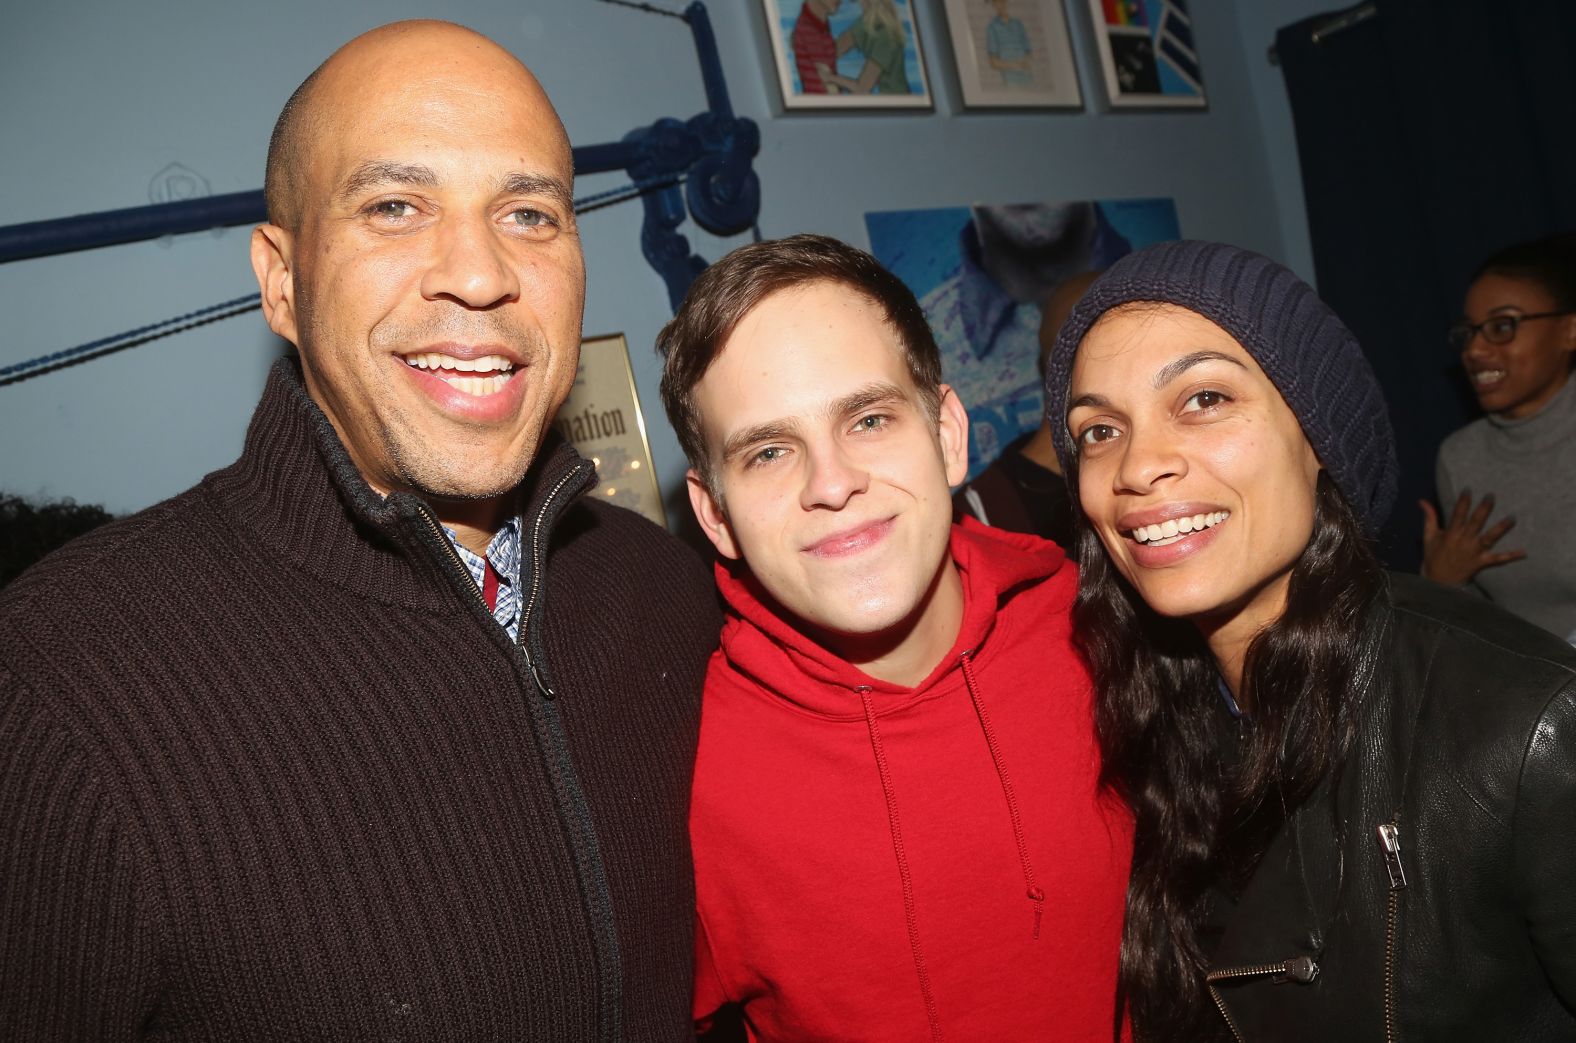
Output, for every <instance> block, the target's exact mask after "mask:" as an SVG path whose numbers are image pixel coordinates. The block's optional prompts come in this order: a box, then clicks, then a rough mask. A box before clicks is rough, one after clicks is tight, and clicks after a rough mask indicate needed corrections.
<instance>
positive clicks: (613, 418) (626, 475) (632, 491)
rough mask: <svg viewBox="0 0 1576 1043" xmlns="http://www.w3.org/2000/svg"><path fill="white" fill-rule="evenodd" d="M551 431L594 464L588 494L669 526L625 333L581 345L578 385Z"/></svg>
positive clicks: (588, 339)
mask: <svg viewBox="0 0 1576 1043" xmlns="http://www.w3.org/2000/svg"><path fill="white" fill-rule="evenodd" d="M553 426H554V427H555V428H557V429H558V431H559V433H560V434H562V435H563V436H564V437H565V438H567V439H569V442H570V444H571V445H573V446H574V447H575V448H576V449H577V450H579V451H580V455H581V456H583V457H585V458H586V459H587V460H590V461H591V462H592V463H593V464H595V465H596V472H597V487H596V489H594V490H593V491H592V492H591V493H589V494H588V495H590V496H596V497H599V498H600V499H603V500H607V501H609V502H611V503H616V504H618V505H619V506H620V507H628V508H629V509H630V510H632V511H634V512H636V513H637V514H643V515H645V516H646V517H647V518H650V519H651V520H652V521H654V522H656V523H657V524H658V525H661V526H663V527H664V528H666V527H667V524H668V518H667V512H666V511H665V510H663V508H662V490H661V489H660V488H658V486H657V475H656V471H655V470H654V469H653V468H652V466H651V443H650V441H649V440H648V439H647V438H646V419H645V417H644V415H642V413H641V411H640V397H639V396H638V395H637V394H636V393H635V376H634V373H633V372H632V371H631V370H630V368H629V345H628V344H627V343H626V342H625V340H624V335H623V334H621V333H620V334H614V335H612V336H607V337H589V338H587V339H586V340H585V341H583V342H582V343H581V345H580V368H579V370H578V371H577V372H576V373H575V386H574V388H573V389H571V390H570V392H569V398H568V399H567V400H566V401H565V402H564V404H563V406H562V407H561V408H560V409H559V410H558V416H557V417H555V418H554V419H553Z"/></svg>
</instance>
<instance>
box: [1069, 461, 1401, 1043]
mask: <svg viewBox="0 0 1576 1043" xmlns="http://www.w3.org/2000/svg"><path fill="white" fill-rule="evenodd" d="M1070 464H1071V466H1070V467H1069V481H1070V482H1071V483H1072V486H1073V488H1074V489H1075V490H1076V489H1077V463H1076V458H1074V459H1073V460H1072V461H1070ZM1074 502H1075V503H1076V502H1077V497H1076V496H1074ZM1077 514H1078V525H1079V534H1078V537H1077V552H1078V561H1079V566H1080V568H1081V570H1082V576H1081V579H1080V583H1079V591H1078V598H1077V601H1076V602H1075V604H1074V607H1073V620H1074V623H1075V625H1076V631H1077V634H1078V635H1079V636H1078V640H1079V642H1080V644H1081V645H1082V647H1083V650H1084V654H1085V655H1086V656H1087V658H1088V660H1089V665H1090V669H1091V672H1092V673H1093V677H1094V683H1095V691H1096V692H1097V693H1098V694H1097V699H1096V710H1095V724H1096V732H1097V734H1098V736H1099V741H1100V748H1101V754H1102V758H1103V761H1102V767H1101V780H1102V782H1103V783H1104V784H1105V785H1106V786H1108V787H1109V788H1111V789H1112V790H1113V791H1115V792H1116V793H1117V794H1118V795H1120V796H1121V797H1122V798H1123V799H1124V800H1125V801H1126V802H1127V804H1128V806H1129V807H1131V808H1132V809H1133V814H1134V818H1135V832H1134V840H1133V870H1132V876H1131V878H1130V880H1129V882H1128V890H1127V917H1126V923H1125V926H1124V929H1123V937H1122V956H1121V970H1120V975H1119V980H1118V996H1119V1000H1120V1002H1119V1005H1118V1011H1117V1016H1118V1023H1120V1018H1121V1016H1122V1013H1123V1010H1124V1008H1125V1010H1126V1012H1127V1013H1128V1014H1130V1015H1131V1018H1132V1023H1133V1029H1134V1033H1135V1035H1136V1036H1137V1038H1139V1039H1142V1040H1170V1039H1184V1040H1196V1039H1202V1038H1207V1037H1209V1036H1211V1035H1214V1034H1216V1033H1217V1032H1219V1031H1220V1029H1221V1028H1222V1025H1221V1023H1220V1022H1219V1019H1218V1016H1217V1015H1215V1013H1214V1011H1213V1009H1212V1008H1211V1007H1210V1004H1209V1002H1208V1000H1207V999H1206V990H1205V985H1204V974H1205V970H1206V965H1207V953H1205V952H1204V951H1203V947H1202V943H1201V940H1200V936H1199V935H1200V930H1201V928H1202V927H1203V920H1204V916H1205V913H1206V903H1207V900H1208V895H1209V892H1210V891H1211V889H1212V888H1214V887H1216V886H1223V887H1225V888H1227V889H1228V890H1232V891H1238V890H1240V889H1241V887H1242V886H1243V885H1244V884H1245V883H1246V881H1247V880H1248V878H1249V877H1251V876H1252V874H1253V871H1254V869H1255V868H1256V867H1257V866H1258V862H1259V859H1260V858H1261V857H1262V856H1263V854H1264V851H1265V849H1266V848H1267V847H1268V846H1269V843H1270V841H1271V839H1273V837H1274V836H1275V833H1276V831H1277V830H1278V829H1279V828H1280V826H1281V824H1282V823H1283V822H1284V821H1285V820H1286V818H1287V816H1288V815H1289V814H1290V813H1291V812H1292V811H1294V810H1295V809H1296V808H1297V806H1298V805H1299V804H1300V803H1301V802H1302V801H1304V800H1305V799H1307V797H1308V795H1309V794H1310V793H1312V792H1313V790H1314V788H1315V787H1316V786H1318V784H1319V782H1320V781H1321V780H1322V779H1323V778H1324V777H1325V776H1326V775H1328V774H1330V773H1331V772H1332V771H1336V770H1338V768H1339V765H1340V763H1341V761H1342V759H1343V757H1344V756H1345V754H1346V752H1347V750H1348V749H1349V748H1350V746H1351V743H1352V739H1353V735H1354V733H1355V728H1356V714H1357V702H1358V698H1359V696H1360V685H1359V684H1357V683H1356V682H1357V681H1358V679H1359V677H1360V674H1361V672H1362V668H1363V665H1364V663H1363V653H1362V650H1361V649H1362V642H1361V641H1360V640H1359V637H1360V635H1361V634H1362V632H1363V629H1364V623H1365V617H1366V616H1367V614H1368V610H1369V607H1370V605H1371V604H1372V603H1373V601H1374V600H1375V599H1376V598H1377V597H1378V596H1379V594H1380V592H1381V590H1382V585H1383V573H1382V571H1381V570H1380V567H1379V563H1378V561H1377V560H1376V559H1375V557H1374V554H1373V551H1372V550H1371V549H1370V547H1369V544H1368V541H1367V539H1366V537H1365V536H1364V534H1363V530H1362V526H1361V524H1360V523H1359V522H1358V520H1357V517H1356V515H1354V514H1353V512H1352V510H1351V508H1350V507H1349V506H1348V504H1347V502H1346V500H1345V498H1344V497H1343V496H1342V495H1341V493H1340V491H1339V490H1338V489H1337V488H1336V487H1335V483H1334V482H1333V481H1332V480H1330V478H1329V477H1328V476H1327V475H1326V474H1325V473H1323V472H1321V473H1320V474H1319V484H1318V493H1317V497H1316V506H1315V514H1314V524H1313V534H1312V536H1311V537H1310V538H1309V540H1308V545H1307V546H1306V547H1305V548H1303V551H1302V554H1301V556H1300V557H1299V558H1298V559H1297V562H1296V564H1295V565H1294V566H1293V568H1292V572H1291V577H1290V583H1289V587H1288V591H1287V599H1286V610H1285V612H1284V613H1282V615H1281V616H1280V618H1279V619H1277V620H1276V621H1275V622H1274V623H1273V624H1271V625H1270V626H1269V627H1267V628H1266V629H1265V630H1263V631H1262V632H1261V633H1260V634H1259V635H1258V636H1257V637H1255V638H1254V639H1253V641H1252V643H1251V644H1250V645H1249V647H1248V652H1247V658H1246V660H1245V663H1244V666H1243V674H1242V678H1243V688H1244V694H1245V695H1246V696H1247V697H1248V698H1249V700H1251V703H1250V704H1251V706H1252V709H1253V716H1252V727H1251V728H1249V729H1247V730H1246V731H1245V734H1244V737H1243V739H1242V741H1241V746H1240V760H1238V762H1237V763H1236V765H1235V766H1234V767H1227V766H1226V764H1225V763H1224V762H1223V759H1222V756H1221V741H1220V740H1221V734H1222V733H1221V725H1222V721H1221V717H1222V715H1223V714H1224V713H1225V712H1226V710H1225V708H1224V705H1223V702H1222V699H1221V696H1220V695H1219V694H1218V686H1219V674H1218V672H1217V671H1216V667H1215V661H1214V659H1213V658H1212V657H1211V655H1210V653H1209V650H1208V648H1207V647H1206V645H1205V643H1204V639H1203V637H1202V636H1201V635H1200V633H1199V631H1198V630H1197V628H1196V627H1195V626H1194V625H1193V624H1192V623H1190V622H1189V621H1187V620H1185V619H1167V618H1165V617H1163V616H1160V615H1158V614H1157V613H1155V612H1154V611H1153V610H1151V609H1150V608H1149V607H1148V606H1147V605H1146V604H1144V602H1143V599H1142V598H1140V597H1139V596H1138V594H1137V593H1136V592H1135V591H1134V590H1133V588H1132V587H1131V586H1130V585H1129V584H1128V583H1127V581H1126V580H1125V579H1123V578H1122V576H1121V575H1120V574H1119V573H1118V572H1117V571H1116V569H1115V568H1114V567H1113V566H1112V564H1111V562H1110V559H1109V558H1108V557H1107V556H1106V552H1105V549H1104V547H1102V546H1101V544H1100V540H1099V537H1098V536H1096V535H1095V533H1094V532H1093V530H1092V529H1091V528H1090V527H1089V525H1088V524H1087V522H1086V521H1084V519H1083V516H1082V511H1081V510H1080V511H1078V512H1077Z"/></svg>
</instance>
